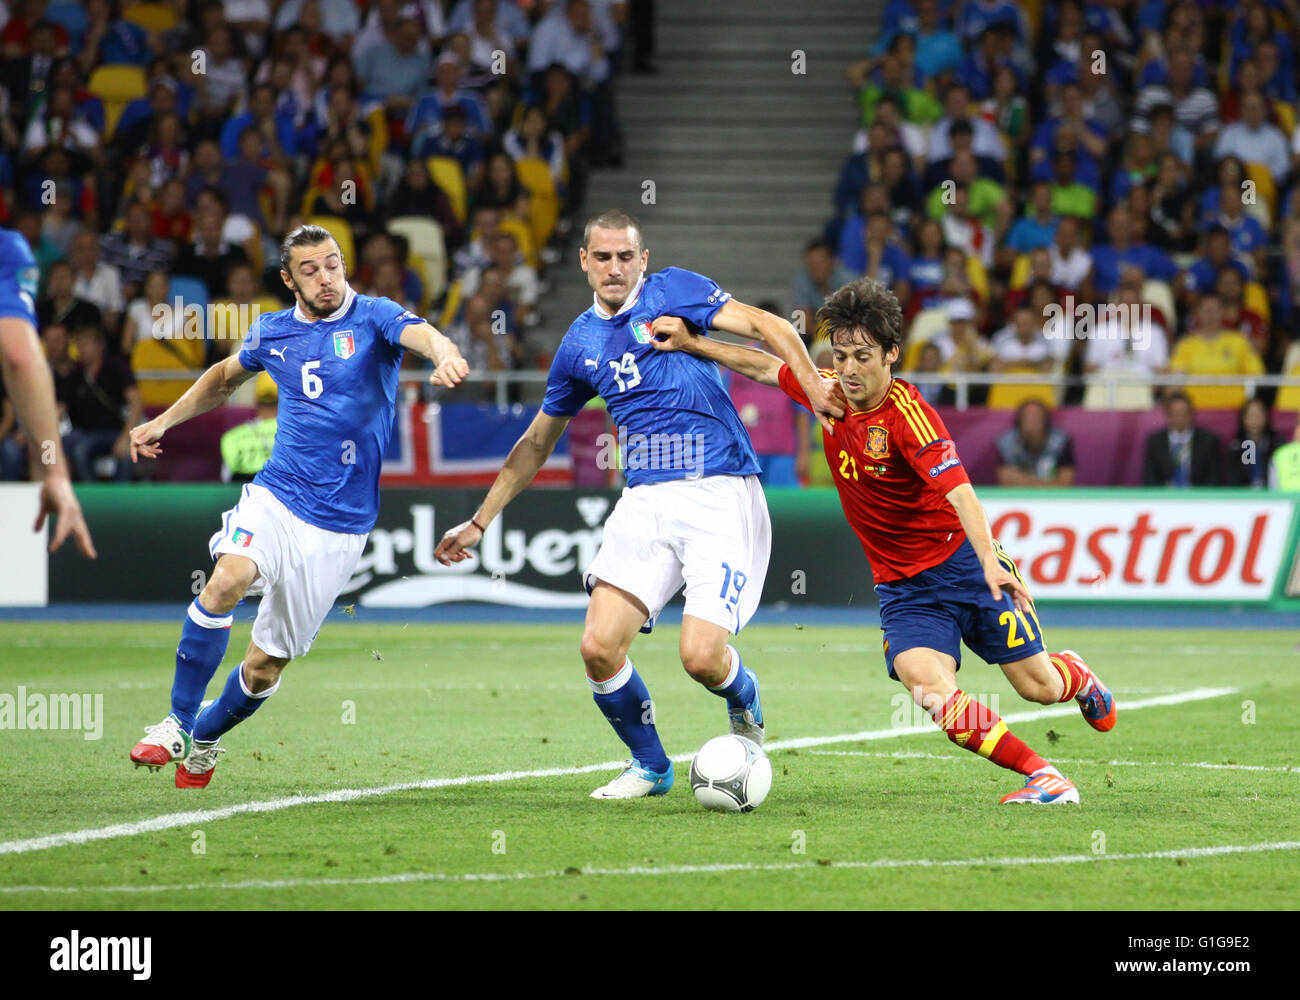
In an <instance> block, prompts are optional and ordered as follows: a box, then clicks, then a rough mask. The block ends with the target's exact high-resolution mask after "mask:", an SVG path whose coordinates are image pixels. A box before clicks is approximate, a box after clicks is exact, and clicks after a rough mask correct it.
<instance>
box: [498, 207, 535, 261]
mask: <svg viewBox="0 0 1300 1000" xmlns="http://www.w3.org/2000/svg"><path fill="white" fill-rule="evenodd" d="M499 228H500V229H501V232H503V233H509V234H510V235H511V236H513V237H514V238H515V244H516V245H517V246H518V247H519V252H520V253H521V254H523V255H524V261H525V262H526V263H527V264H528V266H529V267H536V266H537V244H536V243H534V242H533V231H532V229H530V228H529V226H528V224H527V223H526V222H524V221H523V220H522V219H519V218H514V217H511V218H508V219H502V220H501V225H500V227H499Z"/></svg>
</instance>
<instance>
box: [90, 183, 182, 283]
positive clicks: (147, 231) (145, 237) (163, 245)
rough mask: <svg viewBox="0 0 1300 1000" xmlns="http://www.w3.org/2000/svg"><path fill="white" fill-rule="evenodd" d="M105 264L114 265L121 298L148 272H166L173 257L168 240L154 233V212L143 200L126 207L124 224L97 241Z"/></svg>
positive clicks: (174, 251)
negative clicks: (119, 284)
mask: <svg viewBox="0 0 1300 1000" xmlns="http://www.w3.org/2000/svg"><path fill="white" fill-rule="evenodd" d="M100 253H101V254H102V256H103V259H104V261H105V263H107V264H109V265H110V266H112V267H115V268H117V271H118V274H119V275H120V276H121V279H122V294H123V297H124V298H131V297H133V296H134V295H135V294H136V293H137V292H138V291H139V290H140V285H141V283H142V282H143V281H144V278H145V275H147V274H148V273H149V272H150V271H165V270H167V268H168V267H169V266H170V265H171V262H172V260H173V259H174V258H175V256H176V248H175V247H174V246H173V245H172V242H171V241H170V240H161V239H158V238H157V237H156V236H154V235H153V212H152V211H151V210H150V208H149V206H148V205H146V204H145V203H144V202H142V201H133V202H132V203H131V204H130V205H128V206H127V209H126V227H125V228H124V229H122V230H121V231H119V232H115V233H109V234H108V235H107V236H105V237H103V238H102V239H101V240H100Z"/></svg>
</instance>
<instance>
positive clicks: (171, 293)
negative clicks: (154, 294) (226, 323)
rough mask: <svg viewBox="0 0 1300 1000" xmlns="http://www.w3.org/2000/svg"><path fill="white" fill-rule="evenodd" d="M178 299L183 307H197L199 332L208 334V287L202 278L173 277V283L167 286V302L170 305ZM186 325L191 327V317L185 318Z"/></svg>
mask: <svg viewBox="0 0 1300 1000" xmlns="http://www.w3.org/2000/svg"><path fill="white" fill-rule="evenodd" d="M177 299H180V300H181V304H182V307H188V306H197V307H198V311H199V331H200V333H204V334H206V331H207V322H208V286H207V285H206V284H205V283H204V282H203V281H202V279H200V278H191V277H187V276H185V275H173V276H172V279H171V283H170V284H169V285H168V286H167V302H168V304H169V305H171V304H173V303H175V301H176V300H177ZM185 325H186V327H187V328H188V326H189V317H188V316H186V317H185Z"/></svg>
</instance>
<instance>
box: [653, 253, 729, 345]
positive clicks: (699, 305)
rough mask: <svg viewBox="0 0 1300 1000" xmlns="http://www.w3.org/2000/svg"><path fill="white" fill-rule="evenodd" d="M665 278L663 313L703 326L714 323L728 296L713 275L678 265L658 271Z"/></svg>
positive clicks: (705, 328) (707, 326) (706, 326)
mask: <svg viewBox="0 0 1300 1000" xmlns="http://www.w3.org/2000/svg"><path fill="white" fill-rule="evenodd" d="M659 273H660V274H661V275H663V277H664V278H665V279H667V281H666V287H665V289H664V307H663V310H664V315H665V316H680V317H681V318H682V319H685V320H690V321H691V322H692V323H694V324H695V325H696V326H698V327H701V328H702V329H704V330H707V329H709V327H710V326H712V325H713V317H714V316H716V315H717V313H718V310H719V309H721V308H722V306H723V304H724V303H725V302H726V301H727V300H728V299H729V298H731V293H730V292H724V291H723V290H722V289H721V288H719V287H718V283H717V282H716V281H714V280H713V279H712V278H706V277H705V276H704V275H702V274H696V273H695V272H694V271H687V270H684V269H682V268H680V267H666V268H664V269H663V270H662V271H660V272H659Z"/></svg>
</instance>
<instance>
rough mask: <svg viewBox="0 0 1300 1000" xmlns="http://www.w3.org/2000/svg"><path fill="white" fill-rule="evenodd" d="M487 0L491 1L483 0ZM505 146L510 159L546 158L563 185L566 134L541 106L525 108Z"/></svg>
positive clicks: (504, 139) (557, 183)
mask: <svg viewBox="0 0 1300 1000" xmlns="http://www.w3.org/2000/svg"><path fill="white" fill-rule="evenodd" d="M480 2H481V3H488V2H490V0H480ZM501 145H502V148H503V149H505V151H506V153H508V154H509V156H510V158H511V159H513V160H515V161H518V160H522V159H523V158H524V157H526V156H527V157H535V158H536V159H539V160H543V161H545V163H546V165H547V166H548V167H549V168H550V170H551V179H552V180H553V181H554V182H555V187H556V189H557V190H561V189H563V186H564V166H565V165H564V137H563V136H561V135H560V133H559V132H557V131H555V130H554V129H552V128H550V126H549V124H548V123H547V121H546V112H545V111H543V110H542V109H541V108H540V107H539V106H538V105H536V104H530V105H529V106H528V107H526V108H525V109H524V116H523V119H522V120H521V121H520V123H519V127H518V128H512V129H511V130H510V131H508V132H507V133H506V134H505V135H504V136H502V137H501Z"/></svg>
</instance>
